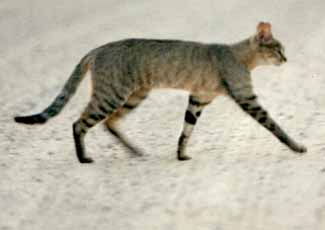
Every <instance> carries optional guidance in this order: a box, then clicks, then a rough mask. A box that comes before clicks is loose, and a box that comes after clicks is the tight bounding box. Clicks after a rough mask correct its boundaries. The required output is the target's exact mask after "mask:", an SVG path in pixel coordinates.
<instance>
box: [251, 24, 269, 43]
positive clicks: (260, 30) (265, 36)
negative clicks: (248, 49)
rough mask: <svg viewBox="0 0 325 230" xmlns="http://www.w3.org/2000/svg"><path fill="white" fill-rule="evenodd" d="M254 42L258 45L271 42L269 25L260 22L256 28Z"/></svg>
mask: <svg viewBox="0 0 325 230" xmlns="http://www.w3.org/2000/svg"><path fill="white" fill-rule="evenodd" d="M255 38H256V40H257V41H258V42H260V43H268V42H270V41H271V40H272V38H273V36H272V32H271V24H270V23H269V22H260V23H259V24H258V25H257V27H256V36H255Z"/></svg>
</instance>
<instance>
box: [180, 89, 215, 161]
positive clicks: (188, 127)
mask: <svg viewBox="0 0 325 230" xmlns="http://www.w3.org/2000/svg"><path fill="white" fill-rule="evenodd" d="M210 102H211V101H208V102H207V101H204V100H202V99H200V98H198V97H195V96H193V95H191V96H190V97H189V103H188V106H187V110H186V112H185V121H184V126H183V130H182V133H181V136H180V137H179V139H178V148H177V158H178V160H189V159H191V157H189V156H188V155H186V153H185V150H186V145H187V143H188V140H189V138H190V136H191V134H192V131H193V128H194V125H195V124H196V121H197V119H198V118H199V117H200V115H201V112H202V110H203V108H204V107H205V106H206V105H208V104H209V103H210Z"/></svg>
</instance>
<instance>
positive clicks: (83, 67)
mask: <svg viewBox="0 0 325 230" xmlns="http://www.w3.org/2000/svg"><path fill="white" fill-rule="evenodd" d="M93 56H94V55H93V54H92V52H90V53H89V54H87V55H86V56H85V57H83V58H82V59H81V61H80V62H79V64H78V65H77V66H76V67H75V69H74V71H73V72H72V74H71V76H70V78H69V79H68V81H67V82H66V83H65V85H64V87H63V89H62V90H61V92H60V94H59V95H58V96H57V97H56V98H55V100H54V101H53V102H52V104H50V105H49V106H48V107H47V108H46V109H44V110H43V112H41V113H38V114H34V115H30V116H17V117H15V118H14V119H15V121H16V122H18V123H24V124H29V125H32V124H43V123H45V122H46V121H48V120H49V119H50V118H52V117H54V116H56V115H58V114H59V113H60V112H61V110H62V109H63V107H64V106H65V105H66V104H67V103H68V101H69V99H70V98H71V97H72V96H73V95H74V93H75V92H76V90H77V88H78V86H79V84H80V82H81V81H82V80H83V78H84V76H85V74H86V72H87V71H88V69H89V67H90V63H91V61H92V60H93Z"/></svg>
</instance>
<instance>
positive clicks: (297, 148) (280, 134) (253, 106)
mask: <svg viewBox="0 0 325 230" xmlns="http://www.w3.org/2000/svg"><path fill="white" fill-rule="evenodd" d="M236 102H237V103H238V105H239V106H240V107H241V108H242V109H243V110H244V111H245V112H246V113H248V114H249V115H250V116H251V117H253V118H254V119H255V120H256V121H257V122H258V123H260V124H261V125H262V126H264V127H265V128H266V129H268V130H269V131H270V132H272V133H273V134H274V135H275V136H276V137H277V138H278V139H279V140H280V141H281V142H282V143H284V144H286V145H287V146H288V147H289V148H290V149H291V150H293V151H294V152H297V153H305V152H307V148H306V147H305V146H303V145H301V144H298V143H297V142H295V141H294V140H293V139H292V138H290V137H289V136H288V135H287V134H286V132H285V131H284V130H282V128H281V127H280V126H279V125H278V124H277V123H276V122H275V121H274V120H273V119H272V118H271V117H270V116H269V115H268V113H267V111H266V110H265V109H264V108H263V107H262V106H261V105H260V104H259V103H258V101H257V98H256V96H254V95H251V96H248V97H245V98H243V97H241V98H237V99H236Z"/></svg>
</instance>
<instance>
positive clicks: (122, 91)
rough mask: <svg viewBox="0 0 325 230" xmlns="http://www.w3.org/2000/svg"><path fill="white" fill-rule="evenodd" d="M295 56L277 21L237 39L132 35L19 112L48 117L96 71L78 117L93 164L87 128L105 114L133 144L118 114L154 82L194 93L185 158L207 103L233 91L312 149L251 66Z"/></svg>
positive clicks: (262, 119) (182, 141)
mask: <svg viewBox="0 0 325 230" xmlns="http://www.w3.org/2000/svg"><path fill="white" fill-rule="evenodd" d="M286 61H287V59H286V57H285V55H284V48H283V46H282V44H281V43H280V42H279V41H278V40H277V39H275V38H274V37H273V35H272V33H271V24H270V23H265V22H261V23H259V24H258V25H257V32H256V34H254V35H253V36H251V37H249V38H248V39H246V40H243V41H241V42H239V43H236V44H232V45H224V44H203V43H199V42H191V41H180V40H153V39H126V40H121V41H116V42H112V43H108V44H106V45H104V46H101V47H99V48H96V49H94V50H92V51H90V52H89V53H88V54H87V55H86V56H85V57H83V58H82V59H81V61H80V63H79V64H78V65H77V66H76V68H75V69H74V71H73V73H72V75H71V77H70V78H69V79H68V81H67V82H66V83H65V85H64V87H63V90H62V91H61V92H60V94H59V95H58V96H57V97H56V98H55V100H54V102H53V103H52V104H51V105H50V106H49V107H47V108H46V109H45V110H44V111H43V112H41V113H39V114H35V115H31V116H22V117H20V116H19V117H15V121H16V122H19V123H25V124H42V123H45V122H46V121H48V120H49V119H50V118H52V117H54V116H56V115H57V114H59V113H60V111H61V110H62V108H63V107H64V106H65V105H66V104H67V102H68V101H69V99H70V98H71V96H72V95H73V94H74V93H75V92H76V89H77V87H78V85H79V83H80V82H81V81H82V79H83V77H84V76H85V73H86V72H87V71H88V70H90V71H91V77H92V83H93V84H92V95H91V100H90V102H89V104H88V106H87V107H86V108H85V110H84V112H83V113H82V115H81V116H80V118H79V119H78V120H77V121H76V122H74V123H73V137H74V142H75V147H76V152H77V157H78V160H79V161H80V162H81V163H91V162H93V160H92V158H90V157H88V156H87V155H86V153H85V144H84V137H85V135H86V133H87V131H88V130H89V129H90V128H91V127H93V126H95V125H96V124H98V123H99V122H101V121H105V124H106V126H107V128H108V130H109V131H110V132H111V133H112V134H114V135H115V136H116V137H118V138H119V139H120V140H121V141H122V142H123V143H124V144H125V145H127V146H128V147H130V148H131V145H129V144H128V142H127V141H126V140H125V139H124V138H123V136H122V135H121V134H120V133H119V132H118V131H117V130H116V125H115V124H116V123H115V122H116V120H118V119H119V118H120V117H122V116H124V115H125V114H126V113H128V112H130V111H131V110H132V109H134V108H135V107H137V106H138V105H139V104H140V102H142V101H143V100H144V99H145V98H146V96H147V95H148V93H149V92H150V90H151V89H153V88H174V89H183V90H187V91H189V92H190V95H189V101H188V107H187V110H186V112H185V121H184V126H183V130H182V133H181V135H180V137H179V140H178V149H177V157H178V159H179V160H188V159H190V157H189V156H188V155H186V153H185V148H186V145H187V143H188V140H189V138H190V135H191V133H192V131H193V128H194V125H195V123H196V122H197V119H198V118H199V117H200V115H201V112H202V110H203V108H204V107H205V106H207V105H208V104H209V103H211V101H212V100H213V99H214V98H215V97H216V96H218V95H220V94H227V95H229V96H230V97H231V98H232V99H234V101H235V102H236V103H237V104H238V105H239V106H240V107H241V108H242V109H243V110H244V111H245V112H246V113H248V114H249V115H250V116H251V117H253V118H254V119H255V120H256V121H257V122H258V123H260V124H261V125H262V126H264V127H265V128H266V129H268V130H269V131H270V132H272V133H273V134H274V135H275V136H276V137H277V138H278V139H279V140H280V141H281V142H283V143H284V144H286V145H287V146H288V147H289V148H290V149H292V150H293V151H295V152H298V153H303V152H306V151H307V149H306V148H305V147H304V146H303V145H299V144H298V143H296V142H295V141H294V140H293V139H291V138H290V137H289V136H288V135H287V134H286V133H285V132H284V131H283V130H282V129H281V128H280V127H279V125H277V124H276V123H275V121H273V120H272V118H271V117H270V116H269V115H268V113H267V111H266V110H265V109H263V108H262V106H261V105H260V104H259V103H258V101H257V96H256V95H255V94H254V92H253V87H252V83H251V75H250V72H251V70H253V69H254V68H255V67H257V66H259V65H281V64H282V63H285V62H286Z"/></svg>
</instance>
